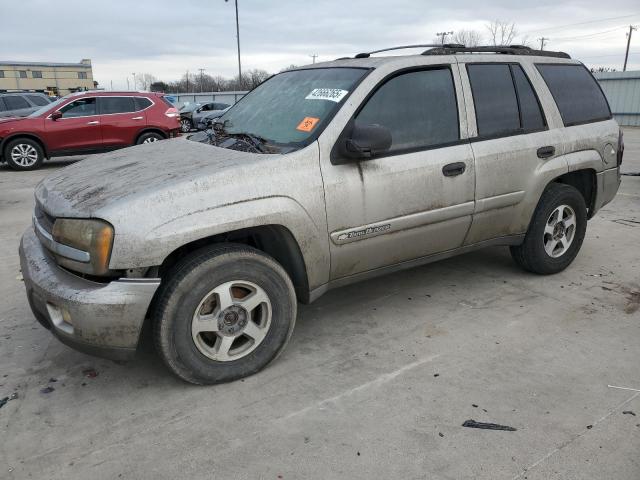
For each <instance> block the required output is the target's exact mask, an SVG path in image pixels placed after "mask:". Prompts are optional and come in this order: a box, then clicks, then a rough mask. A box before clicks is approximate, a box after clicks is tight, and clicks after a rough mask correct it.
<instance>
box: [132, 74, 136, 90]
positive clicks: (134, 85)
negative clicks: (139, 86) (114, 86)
mask: <svg viewBox="0 0 640 480" xmlns="http://www.w3.org/2000/svg"><path fill="white" fill-rule="evenodd" d="M132 75H133V89H134V90H135V89H136V72H133V74H132Z"/></svg>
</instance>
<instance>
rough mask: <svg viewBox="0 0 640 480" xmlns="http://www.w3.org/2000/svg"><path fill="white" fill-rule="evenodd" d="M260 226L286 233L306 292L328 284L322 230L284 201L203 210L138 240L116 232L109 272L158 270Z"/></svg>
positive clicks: (275, 199) (293, 202) (276, 198)
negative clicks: (222, 237)
mask: <svg viewBox="0 0 640 480" xmlns="http://www.w3.org/2000/svg"><path fill="white" fill-rule="evenodd" d="M264 225H281V226H283V227H285V228H287V229H288V230H289V231H290V232H291V234H292V235H293V237H294V238H295V240H296V242H297V243H298V245H299V247H300V251H301V252H302V256H303V258H304V262H305V265H306V267H307V276H308V281H309V287H310V288H311V289H313V288H315V287H317V286H319V285H321V284H323V283H326V282H327V281H328V278H329V261H330V258H329V248H328V240H327V231H326V227H323V225H321V224H318V223H317V222H316V221H314V219H313V218H312V217H311V215H309V214H308V212H307V211H306V210H305V209H304V208H303V207H302V205H300V203H298V202H297V201H296V200H294V199H292V198H290V197H285V196H273V197H265V198H259V199H254V200H248V201H241V202H234V203H229V204H225V205H220V206H216V207H211V208H203V209H201V210H196V211H193V212H189V213H186V214H184V215H181V216H179V217H176V218H173V219H171V220H168V221H166V222H164V223H161V224H159V225H157V226H155V227H153V228H151V229H150V230H148V231H146V232H145V233H144V234H143V236H141V237H132V236H130V235H118V234H117V231H116V237H115V240H114V245H113V252H112V255H111V258H112V259H114V260H112V262H111V265H110V267H111V268H112V269H115V270H120V269H129V268H137V267H148V266H153V265H160V264H162V262H163V261H164V260H165V259H166V258H167V257H168V256H169V255H170V254H171V253H172V252H173V251H175V250H176V249H178V248H180V247H182V246H183V245H186V244H189V243H191V242H194V241H197V240H201V239H204V238H208V237H211V236H214V235H218V234H222V233H227V232H231V231H235V230H240V229H244V228H250V227H259V226H264ZM323 228H324V230H323Z"/></svg>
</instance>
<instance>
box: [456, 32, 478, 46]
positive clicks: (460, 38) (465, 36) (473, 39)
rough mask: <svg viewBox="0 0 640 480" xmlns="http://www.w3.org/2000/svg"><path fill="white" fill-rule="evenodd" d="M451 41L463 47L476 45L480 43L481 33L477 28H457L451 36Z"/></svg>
mask: <svg viewBox="0 0 640 480" xmlns="http://www.w3.org/2000/svg"><path fill="white" fill-rule="evenodd" d="M451 42H452V43H460V44H462V45H464V46H465V47H477V46H478V45H480V44H481V43H482V34H481V33H480V32H478V31H477V30H458V31H457V32H455V33H454V34H453V36H452V37H451Z"/></svg>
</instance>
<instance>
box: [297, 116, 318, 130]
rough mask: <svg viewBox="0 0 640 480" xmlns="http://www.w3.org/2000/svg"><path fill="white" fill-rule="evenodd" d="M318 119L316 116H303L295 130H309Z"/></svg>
mask: <svg viewBox="0 0 640 480" xmlns="http://www.w3.org/2000/svg"><path fill="white" fill-rule="evenodd" d="M319 121H320V119H319V118H316V117H304V120H302V121H301V122H300V124H299V125H298V126H297V127H296V130H300V131H301V132H310V131H311V130H313V129H314V127H315V126H316V124H317V123H318V122H319Z"/></svg>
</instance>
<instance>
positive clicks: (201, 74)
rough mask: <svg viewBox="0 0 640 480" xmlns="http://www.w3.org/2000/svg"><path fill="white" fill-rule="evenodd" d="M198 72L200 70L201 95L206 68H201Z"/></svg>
mask: <svg viewBox="0 0 640 480" xmlns="http://www.w3.org/2000/svg"><path fill="white" fill-rule="evenodd" d="M198 70H200V93H202V92H203V90H202V84H203V83H204V68H199V69H198Z"/></svg>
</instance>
